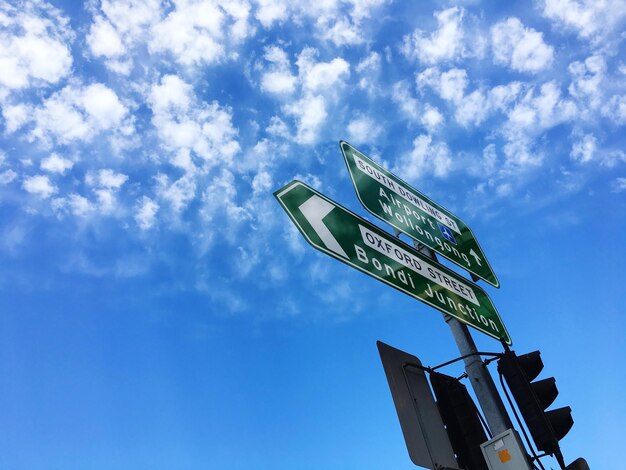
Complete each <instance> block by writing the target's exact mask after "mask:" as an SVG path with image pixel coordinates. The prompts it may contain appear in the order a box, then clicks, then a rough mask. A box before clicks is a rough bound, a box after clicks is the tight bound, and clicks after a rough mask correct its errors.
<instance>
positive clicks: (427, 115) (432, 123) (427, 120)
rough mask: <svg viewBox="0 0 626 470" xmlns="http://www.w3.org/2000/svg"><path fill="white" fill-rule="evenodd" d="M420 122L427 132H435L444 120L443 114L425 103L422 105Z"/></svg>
mask: <svg viewBox="0 0 626 470" xmlns="http://www.w3.org/2000/svg"><path fill="white" fill-rule="evenodd" d="M421 122H422V125H423V126H424V127H425V128H426V129H427V130H428V132H431V133H432V132H435V131H436V130H437V129H438V128H439V127H440V126H441V125H442V124H443V122H444V118H443V114H441V113H440V112H439V110H438V109H437V108H435V107H434V106H431V105H429V104H427V105H426V106H425V107H424V112H423V114H422V118H421Z"/></svg>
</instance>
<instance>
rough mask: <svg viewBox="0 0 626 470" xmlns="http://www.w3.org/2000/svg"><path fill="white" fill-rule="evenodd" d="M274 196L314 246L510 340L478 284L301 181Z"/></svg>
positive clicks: (477, 327) (432, 304)
mask: <svg viewBox="0 0 626 470" xmlns="http://www.w3.org/2000/svg"><path fill="white" fill-rule="evenodd" d="M274 196H276V199H278V202H280V204H281V205H282V206H283V208H284V209H285V211H286V212H287V214H288V215H289V217H290V218H291V220H292V221H293V222H294V223H295V224H296V227H298V229H299V230H300V232H302V234H303V235H304V237H305V238H306V239H307V241H308V242H309V243H310V244H311V245H313V247H314V248H317V249H318V250H320V251H323V252H324V253H326V254H327V255H330V256H332V257H333V258H336V259H338V260H339V261H341V262H343V263H345V264H347V265H348V266H352V267H353V268H355V269H358V270H359V271H361V272H364V273H365V274H368V275H370V276H372V277H374V278H376V279H378V280H379V281H381V282H384V283H385V284H387V285H390V286H392V287H395V288H396V289H398V290H400V291H402V292H404V293H405V294H408V295H410V296H411V297H413V298H415V299H418V300H421V301H422V302H424V303H426V304H428V305H430V306H431V307H434V308H436V309H437V310H440V311H442V312H443V313H447V314H448V315H451V316H453V317H455V318H457V319H459V320H460V321H462V322H463V323H466V324H468V325H470V326H473V327H474V328H476V329H477V330H480V331H482V332H483V333H485V334H487V335H489V336H491V337H493V338H496V339H499V340H504V341H505V342H506V343H508V344H511V338H510V337H509V334H508V332H507V330H506V328H505V326H504V324H503V323H502V319H501V318H500V315H498V312H497V310H496V308H495V306H494V305H493V303H492V302H491V299H490V298H489V296H488V295H487V294H486V293H485V291H483V290H482V289H481V288H480V287H478V286H476V285H474V284H472V283H471V282H469V281H468V280H467V279H465V278H463V277H462V276H460V275H458V274H456V273H455V272H453V271H451V270H450V269H448V268H446V267H445V266H442V265H440V264H437V263H435V262H433V260H431V259H430V258H427V257H426V256H424V255H422V254H420V253H419V252H418V251H417V250H415V249H414V248H412V247H410V246H409V245H407V244H406V243H404V242H402V241H401V240H399V239H397V238H395V237H394V236H392V235H390V234H389V233H387V232H385V231H384V230H381V229H379V228H378V227H376V226H375V225H373V224H371V223H370V222H368V221H367V220H365V219H363V218H361V217H359V216H358V215H356V214H354V213H353V212H350V211H349V210H348V209H346V208H344V207H342V206H340V205H338V204H337V203H335V202H333V201H331V200H330V199H328V198H327V197H325V196H323V195H322V194H320V193H318V192H317V191H315V190H314V189H312V188H310V187H309V186H307V185H306V184H304V183H301V182H300V181H292V182H291V183H289V184H288V185H287V186H285V187H284V188H281V189H279V190H278V191H276V192H275V193H274Z"/></svg>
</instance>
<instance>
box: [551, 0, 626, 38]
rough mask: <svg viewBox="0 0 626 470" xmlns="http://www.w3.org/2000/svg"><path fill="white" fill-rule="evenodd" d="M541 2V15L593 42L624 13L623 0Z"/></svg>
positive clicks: (553, 0)
mask: <svg viewBox="0 0 626 470" xmlns="http://www.w3.org/2000/svg"><path fill="white" fill-rule="evenodd" d="M542 3H543V12H542V13H543V16H545V17H546V18H548V19H550V20H552V21H553V22H555V23H556V24H557V25H559V26H561V27H563V28H566V29H573V30H575V31H577V32H578V35H579V36H580V37H582V38H586V39H591V40H593V41H594V42H596V41H598V40H600V39H601V38H602V37H603V36H604V35H606V34H608V33H609V32H611V31H612V30H613V28H614V27H615V26H616V25H618V24H619V23H620V21H621V19H622V18H623V17H624V15H626V2H624V0H613V1H600V0H543V2H542Z"/></svg>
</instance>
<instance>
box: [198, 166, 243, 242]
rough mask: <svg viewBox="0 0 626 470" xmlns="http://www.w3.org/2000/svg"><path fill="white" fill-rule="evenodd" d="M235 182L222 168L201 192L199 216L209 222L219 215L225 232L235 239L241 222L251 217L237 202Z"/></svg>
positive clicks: (231, 174)
mask: <svg viewBox="0 0 626 470" xmlns="http://www.w3.org/2000/svg"><path fill="white" fill-rule="evenodd" d="M236 201H237V184H236V182H235V176H234V175H233V173H232V172H230V171H228V170H225V169H224V170H222V171H221V172H220V173H219V174H218V175H216V176H215V177H214V178H213V179H211V181H210V183H209V184H208V185H207V186H206V188H205V190H204V191H203V193H202V209H201V210H200V213H201V217H202V219H203V220H204V221H205V222H206V223H211V222H213V221H214V220H216V218H217V217H218V216H219V217H220V221H221V223H223V225H224V227H225V232H226V233H229V234H230V235H231V238H230V239H231V240H232V239H235V235H236V232H237V230H238V229H239V228H240V227H241V225H242V223H244V222H246V221H249V220H250V219H251V215H250V213H249V212H248V211H247V210H246V209H245V208H244V207H242V206H240V205H238V204H237V202H236Z"/></svg>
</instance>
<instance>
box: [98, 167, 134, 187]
mask: <svg viewBox="0 0 626 470" xmlns="http://www.w3.org/2000/svg"><path fill="white" fill-rule="evenodd" d="M127 180H128V176H126V175H124V174H122V173H116V172H115V171H113V170H111V169H109V168H106V169H104V170H100V171H99V172H98V182H99V183H100V186H102V187H103V188H109V189H119V188H121V187H122V185H123V184H124V183H125V182H126V181H127Z"/></svg>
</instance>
